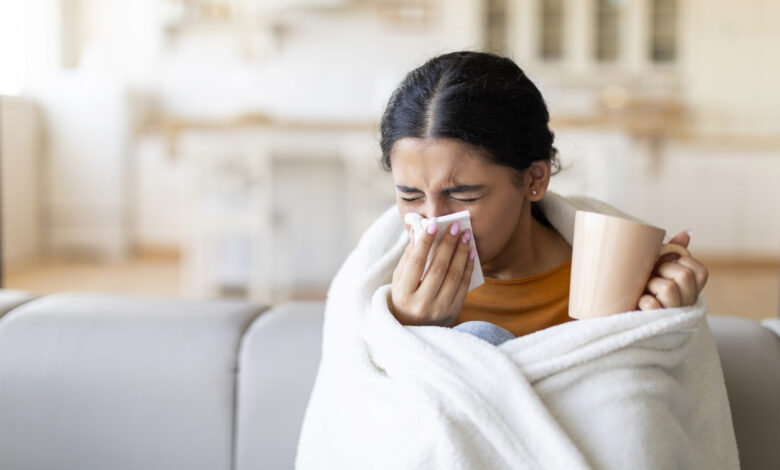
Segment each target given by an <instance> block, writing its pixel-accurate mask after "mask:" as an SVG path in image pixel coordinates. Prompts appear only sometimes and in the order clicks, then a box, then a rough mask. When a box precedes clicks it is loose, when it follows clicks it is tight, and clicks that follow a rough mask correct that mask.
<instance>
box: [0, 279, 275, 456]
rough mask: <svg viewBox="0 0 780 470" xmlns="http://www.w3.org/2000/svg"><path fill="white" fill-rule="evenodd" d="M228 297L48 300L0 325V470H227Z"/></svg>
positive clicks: (241, 314) (235, 331)
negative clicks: (208, 298)
mask: <svg viewBox="0 0 780 470" xmlns="http://www.w3.org/2000/svg"><path fill="white" fill-rule="evenodd" d="M261 310H262V308H260V307H258V306H256V305H252V304H249V303H245V302H236V301H183V300H174V299H171V300H168V299H139V298H129V297H119V296H111V295H99V294H56V295H50V296H46V297H42V298H39V299H36V300H33V301H31V302H28V303H26V304H24V305H22V306H21V307H18V308H16V309H15V310H13V311H12V312H11V313H9V314H7V315H6V316H5V318H3V319H2V321H0V468H4V469H5V468H8V469H15V470H26V469H41V468H56V469H65V470H67V469H73V470H76V469H79V470H80V469H92V468H94V469H97V468H111V469H115V470H121V469H141V468H142V469H145V470H150V469H166V470H168V469H174V468H182V469H185V468H186V469H204V470H205V469H209V470H217V469H225V470H227V469H231V468H232V443H233V429H234V422H233V419H234V415H233V413H234V391H235V385H234V384H235V369H236V359H237V354H238V347H239V343H240V340H241V336H242V334H243V332H244V331H245V329H246V328H247V327H248V326H249V324H250V323H251V321H252V320H253V319H254V318H255V317H256V316H257V315H258V314H259V313H260V312H261Z"/></svg>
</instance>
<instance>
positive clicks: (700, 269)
mask: <svg viewBox="0 0 780 470" xmlns="http://www.w3.org/2000/svg"><path fill="white" fill-rule="evenodd" d="M677 263H679V264H682V265H683V266H687V267H688V268H690V269H691V270H692V271H693V274H694V276H695V277H696V290H697V291H699V292H701V290H702V289H704V286H705V285H707V279H709V277H710V272H709V271H708V270H707V268H706V267H705V266H704V265H703V264H701V263H700V262H698V261H696V259H694V258H691V257H690V256H683V257H682V258H680V259H678V260H677Z"/></svg>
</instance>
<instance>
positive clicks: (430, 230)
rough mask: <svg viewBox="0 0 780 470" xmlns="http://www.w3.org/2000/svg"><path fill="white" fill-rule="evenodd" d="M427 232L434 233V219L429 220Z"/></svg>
mask: <svg viewBox="0 0 780 470" xmlns="http://www.w3.org/2000/svg"><path fill="white" fill-rule="evenodd" d="M428 233H429V234H431V235H433V234H434V233H436V219H433V220H431V223H430V224H429V225H428Z"/></svg>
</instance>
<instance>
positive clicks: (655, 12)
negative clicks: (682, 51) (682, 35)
mask: <svg viewBox="0 0 780 470" xmlns="http://www.w3.org/2000/svg"><path fill="white" fill-rule="evenodd" d="M650 22H651V23H650V34H651V37H650V58H651V59H652V61H653V62H656V63H666V62H674V60H675V59H676V58H677V1H676V0H652V12H651V18H650Z"/></svg>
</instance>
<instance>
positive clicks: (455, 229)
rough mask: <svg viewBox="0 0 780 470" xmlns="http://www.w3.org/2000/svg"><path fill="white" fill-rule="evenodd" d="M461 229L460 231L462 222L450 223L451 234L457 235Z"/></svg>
mask: <svg viewBox="0 0 780 470" xmlns="http://www.w3.org/2000/svg"><path fill="white" fill-rule="evenodd" d="M459 231H460V223H458V222H453V224H452V225H450V234H451V235H457V234H458V232H459Z"/></svg>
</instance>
